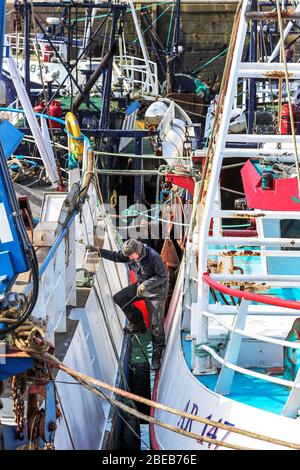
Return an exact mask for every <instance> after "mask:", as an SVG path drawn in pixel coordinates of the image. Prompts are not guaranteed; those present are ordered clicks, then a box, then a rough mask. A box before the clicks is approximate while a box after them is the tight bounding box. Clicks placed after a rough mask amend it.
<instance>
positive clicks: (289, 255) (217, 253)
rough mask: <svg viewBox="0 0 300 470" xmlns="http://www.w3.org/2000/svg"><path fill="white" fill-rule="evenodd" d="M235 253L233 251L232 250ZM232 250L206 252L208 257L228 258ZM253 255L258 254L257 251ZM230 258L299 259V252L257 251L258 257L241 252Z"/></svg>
mask: <svg viewBox="0 0 300 470" xmlns="http://www.w3.org/2000/svg"><path fill="white" fill-rule="evenodd" d="M234 251H235V250H234ZM248 251H249V250H248ZM231 252H232V250H220V249H219V250H208V255H209V256H226V254H227V256H229V253H231ZM255 253H258V252H257V251H256V252H255ZM231 256H235V257H236V256H255V257H256V258H257V257H258V256H261V257H263V256H268V257H271V258H272V257H276V258H277V257H279V258H295V257H296V258H299V257H300V251H285V250H284V251H280V250H259V255H252V254H251V253H250V254H245V253H243V252H240V253H239V252H238V251H237V252H235V253H234V255H231Z"/></svg>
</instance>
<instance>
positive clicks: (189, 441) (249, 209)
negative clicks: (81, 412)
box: [151, 0, 300, 450]
mask: <svg viewBox="0 0 300 470" xmlns="http://www.w3.org/2000/svg"><path fill="white" fill-rule="evenodd" d="M298 16H299V6H298V5H296V8H295V9H293V8H291V9H288V10H287V11H282V10H281V7H279V2H278V1H277V2H276V5H274V4H273V3H272V5H271V4H270V5H267V4H265V3H264V4H263V5H262V4H261V3H260V2H252V1H249V0H243V1H241V2H240V3H239V5H238V8H237V13H236V18H235V21H234V25H233V32H232V37H231V41H230V45H229V51H228V57H227V62H226V66H225V70H224V77H223V82H222V88H221V92H220V95H219V99H218V105H217V111H216V114H215V122H214V127H213V131H212V136H211V140H210V144H209V147H208V149H207V152H206V157H205V159H203V166H202V182H198V183H196V185H195V187H194V191H193V193H194V195H193V198H194V206H193V215H192V220H191V225H190V229H189V236H188V242H187V246H186V253H185V257H184V258H183V261H182V263H181V266H180V271H179V274H178V277H177V283H176V287H175V289H174V293H173V297H172V301H171V304H170V308H169V311H168V315H167V317H166V323H165V326H166V331H167V335H168V340H167V346H166V350H165V353H164V357H163V364H162V368H161V370H160V372H159V373H157V375H156V380H155V386H154V395H153V400H155V401H156V402H157V403H158V404H160V403H163V404H164V405H165V406H164V407H159V406H156V405H154V406H153V407H152V416H153V417H154V418H155V419H156V421H155V424H152V425H151V444H152V447H153V448H154V449H157V450H158V449H160V450H164V449H173V450H174V449H176V450H187V449H192V450H215V449H218V450H224V449H226V448H231V449H290V448H294V449H299V445H300V438H299V409H300V400H299V392H298V389H299V377H300V375H299V374H300V373H299V352H298V351H299V306H300V303H299V292H300V291H299V288H300V284H299V282H300V277H299V276H300V272H299V259H298V258H299V255H298V253H299V246H300V238H299V234H300V232H299V162H298V145H299V137H298V135H297V129H296V125H295V121H296V119H295V112H297V111H296V110H295V106H294V103H293V102H292V96H291V93H290V88H291V87H292V85H291V84H292V83H293V81H296V80H298V79H299V64H298V63H293V61H290V60H287V55H286V53H285V51H286V47H287V45H288V44H289V42H288V41H291V36H289V34H290V33H291V24H290V23H293V20H294V19H295V18H298ZM259 22H260V23H259ZM284 22H288V24H287V25H286V29H285V28H284ZM274 23H276V25H277V26H276V28H277V29H276V28H275V30H276V31H277V36H276V37H277V39H278V43H279V46H278V48H277V54H276V53H275V54H274V55H273V56H272V54H271V53H270V52H266V53H265V54H264V59H263V60H261V61H259V60H258V55H257V54H256V52H257V50H258V49H257V43H256V38H257V37H260V36H257V35H256V34H254V35H253V34H252V33H251V34H250V36H251V39H250V46H249V47H250V55H249V54H247V49H246V47H247V46H246V45H247V44H248V37H249V36H248V33H249V32H253V28H254V30H255V31H257V29H255V28H256V27H258V24H260V29H259V35H262V34H264V33H267V34H269V32H270V28H271V25H274ZM251 28H252V29H251ZM273 31H274V29H273ZM273 39H274V38H273ZM264 40H265V39H263V38H262V39H261V41H262V42H261V44H264V42H263V41H264ZM285 41H287V42H285ZM268 44H269V42H268ZM274 50H275V48H274ZM278 51H281V52H280V57H281V60H279V57H278V55H279V52H278ZM271 52H272V51H271ZM247 57H248V59H247ZM289 57H290V56H289ZM270 58H271V59H270ZM283 82H284V83H285V89H284V93H283V92H282V83H283ZM245 92H246V93H245ZM283 95H284V96H283ZM241 100H244V102H243V103H242V102H241ZM270 102H273V104H274V103H275V108H276V109H275V108H273V109H272V110H270V107H269V104H268V103H270ZM237 104H238V105H239V106H240V107H241V108H242V107H243V104H245V105H246V107H245V108H244V109H245V111H246V115H247V130H246V131H244V132H242V133H239V134H237V133H235V132H234V131H233V132H232V131H231V132H230V120H231V115H232V110H233V109H234V108H235V107H236V105H237ZM263 113H265V115H264V116H262V114H263ZM256 118H257V122H256V121H255V119H256ZM259 118H260V121H259ZM265 118H266V119H265ZM256 124H257V125H256ZM276 128H277V130H278V131H277V133H276ZM271 129H272V130H271ZM237 158H238V159H239V160H238V162H239V163H238V164H235V166H236V167H238V170H236V171H235V176H234V179H235V181H236V185H235V189H236V188H241V189H242V192H243V194H242V195H243V197H239V198H238V199H237V197H236V196H235V197H234V199H236V201H235V203H234V200H232V201H231V205H229V206H228V204H227V206H226V204H225V199H224V197H223V196H222V191H221V188H220V187H221V186H222V180H223V176H224V174H225V173H226V170H225V168H226V164H224V162H225V161H226V160H225V159H227V161H228V159H232V160H233V159H237ZM232 160H231V161H232ZM233 161H234V160H233ZM235 161H236V160H235ZM241 165H242V170H241V171H240V167H241ZM229 166H230V165H229ZM222 168H224V170H222V177H221V181H220V176H221V169H222ZM240 192H241V190H240ZM224 205H225V207H224ZM225 223H227V225H226V227H224V224H225ZM228 224H229V226H228ZM174 371H176V373H175V372H174ZM182 413H184V414H182ZM164 424H167V425H168V426H169V428H167V429H166V428H165V427H164ZM176 431H177V432H176Z"/></svg>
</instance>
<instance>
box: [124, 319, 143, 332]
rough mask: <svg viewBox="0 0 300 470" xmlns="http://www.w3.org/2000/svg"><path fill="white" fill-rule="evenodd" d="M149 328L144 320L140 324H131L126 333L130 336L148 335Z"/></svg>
mask: <svg viewBox="0 0 300 470" xmlns="http://www.w3.org/2000/svg"><path fill="white" fill-rule="evenodd" d="M146 331H147V327H146V324H145V322H144V320H142V321H140V322H138V323H129V324H128V326H125V328H124V333H127V334H129V335H134V334H136V333H146Z"/></svg>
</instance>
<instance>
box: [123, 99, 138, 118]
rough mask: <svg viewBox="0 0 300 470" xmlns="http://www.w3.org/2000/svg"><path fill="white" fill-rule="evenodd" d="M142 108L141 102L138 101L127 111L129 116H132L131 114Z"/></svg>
mask: <svg viewBox="0 0 300 470" xmlns="http://www.w3.org/2000/svg"><path fill="white" fill-rule="evenodd" d="M140 107H141V103H140V102H139V101H137V100H135V101H133V102H132V103H131V104H130V105H129V106H128V108H127V109H126V114H127V116H130V114H132V113H134V111H136V110H137V109H139V108H140Z"/></svg>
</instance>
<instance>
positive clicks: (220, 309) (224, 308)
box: [208, 304, 299, 317]
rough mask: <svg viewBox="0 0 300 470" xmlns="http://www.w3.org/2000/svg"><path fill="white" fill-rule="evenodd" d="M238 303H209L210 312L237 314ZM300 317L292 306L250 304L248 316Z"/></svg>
mask: <svg viewBox="0 0 300 470" xmlns="http://www.w3.org/2000/svg"><path fill="white" fill-rule="evenodd" d="M237 308H238V307H237V306H236V305H221V304H209V306H208V312H209V313H213V314H216V315H235V314H236V312H237ZM249 315H250V316H254V315H255V316H267V317H268V316H272V317H273V316H276V317H286V316H288V317H299V312H298V311H297V310H294V309H292V308H285V307H275V306H274V305H249V307H248V316H249Z"/></svg>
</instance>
